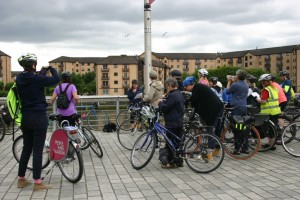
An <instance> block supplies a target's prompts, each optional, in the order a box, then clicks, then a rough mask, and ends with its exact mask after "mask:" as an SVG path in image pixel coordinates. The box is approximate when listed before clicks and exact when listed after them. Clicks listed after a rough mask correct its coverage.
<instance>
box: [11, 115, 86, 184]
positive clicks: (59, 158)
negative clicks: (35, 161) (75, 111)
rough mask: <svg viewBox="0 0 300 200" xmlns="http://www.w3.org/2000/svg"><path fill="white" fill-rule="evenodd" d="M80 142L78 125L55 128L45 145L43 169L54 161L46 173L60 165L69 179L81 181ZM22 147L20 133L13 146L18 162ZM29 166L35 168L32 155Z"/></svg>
mask: <svg viewBox="0 0 300 200" xmlns="http://www.w3.org/2000/svg"><path fill="white" fill-rule="evenodd" d="M64 123H65V122H64ZM66 123H68V121H66ZM79 142H80V141H79V139H78V128H77V127H73V126H64V127H63V128H62V129H57V130H55V131H54V132H53V133H52V134H51V137H50V140H49V141H48V140H46V141H45V145H44V150H43V163H42V169H44V168H46V167H47V166H48V165H49V164H50V162H51V161H52V162H53V166H52V167H51V168H50V169H49V170H48V171H47V173H46V175H47V174H48V173H49V172H50V170H52V169H53V168H54V166H58V167H59V169H60V171H61V173H62V175H63V176H64V177H65V178H66V179H67V180H68V181H70V182H72V183H77V182H78V181H80V179H81V178H82V175H83V159H82V155H81V150H80V148H79ZM22 149H23V135H20V136H19V137H17V138H16V139H15V140H14V142H13V146H12V152H13V155H14V157H15V159H16V160H17V162H20V157H21V153H22ZM27 168H28V169H31V170H32V168H33V167H32V155H31V157H30V160H29V162H28V166H27ZM46 175H45V176H46ZM43 178H44V177H43ZM43 178H42V179H43Z"/></svg>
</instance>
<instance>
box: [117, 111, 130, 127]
mask: <svg viewBox="0 0 300 200" xmlns="http://www.w3.org/2000/svg"><path fill="white" fill-rule="evenodd" d="M130 115H131V111H130V110H121V111H120V112H119V114H118V115H117V117H116V122H117V127H119V126H120V125H121V124H122V123H123V122H124V121H126V120H129V119H130Z"/></svg>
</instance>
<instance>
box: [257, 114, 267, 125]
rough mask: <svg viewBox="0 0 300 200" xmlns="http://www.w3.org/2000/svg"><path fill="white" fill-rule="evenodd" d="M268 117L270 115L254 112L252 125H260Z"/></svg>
mask: <svg viewBox="0 0 300 200" xmlns="http://www.w3.org/2000/svg"><path fill="white" fill-rule="evenodd" d="M269 119H270V115H264V114H256V115H254V126H262V125H264V123H265V122H267V121H268V120H269Z"/></svg>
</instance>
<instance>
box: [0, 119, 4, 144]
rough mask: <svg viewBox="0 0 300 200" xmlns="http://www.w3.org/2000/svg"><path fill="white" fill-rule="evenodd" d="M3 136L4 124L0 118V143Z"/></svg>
mask: <svg viewBox="0 0 300 200" xmlns="http://www.w3.org/2000/svg"><path fill="white" fill-rule="evenodd" d="M4 136H5V123H4V120H3V118H2V117H0V142H1V141H2V140H3V138H4Z"/></svg>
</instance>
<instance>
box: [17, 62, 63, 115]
mask: <svg viewBox="0 0 300 200" xmlns="http://www.w3.org/2000/svg"><path fill="white" fill-rule="evenodd" d="M49 70H50V72H51V74H52V76H51V77H49V76H44V75H39V74H36V72H29V71H24V72H22V73H20V74H19V75H18V76H17V79H16V84H17V89H18V93H19V96H20V99H21V102H22V109H21V110H22V114H23V115H30V114H34V113H41V112H46V110H47V102H46V98H45V90H44V89H45V87H49V86H52V85H54V84H56V83H58V82H59V76H58V74H57V71H56V70H55V69H54V68H53V67H49Z"/></svg>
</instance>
